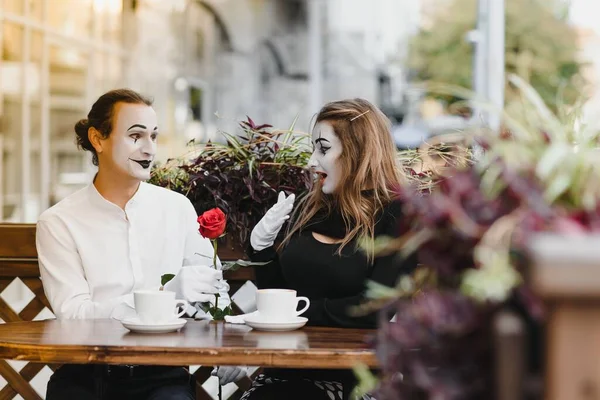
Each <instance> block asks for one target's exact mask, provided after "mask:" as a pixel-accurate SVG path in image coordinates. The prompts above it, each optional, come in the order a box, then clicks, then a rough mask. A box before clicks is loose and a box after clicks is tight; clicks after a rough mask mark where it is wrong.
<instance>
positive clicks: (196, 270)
mask: <svg viewBox="0 0 600 400" xmlns="http://www.w3.org/2000/svg"><path fill="white" fill-rule="evenodd" d="M222 278H223V272H222V271H221V270H217V269H214V268H213V267H209V266H206V265H191V266H187V267H181V269H180V270H179V273H178V274H177V275H175V277H174V278H173V279H171V280H170V281H169V282H167V283H166V285H165V290H170V291H172V292H175V293H176V294H177V295H176V297H177V298H178V299H184V300H187V301H189V302H190V303H195V302H197V301H200V302H206V301H211V300H213V299H214V297H215V293H218V292H219V287H220V286H219V285H220V284H219V280H220V279H222Z"/></svg>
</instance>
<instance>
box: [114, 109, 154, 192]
mask: <svg viewBox="0 0 600 400" xmlns="http://www.w3.org/2000/svg"><path fill="white" fill-rule="evenodd" d="M113 121H114V122H113V131H112V132H111V134H110V136H109V137H108V139H107V145H106V152H107V153H108V154H106V156H107V157H106V159H109V160H110V162H111V164H112V166H113V168H116V169H117V170H119V171H122V172H124V173H125V174H127V175H129V176H130V177H132V178H134V179H138V180H140V181H145V180H148V179H150V168H151V166H152V161H153V160H154V156H155V155H156V138H157V136H158V126H157V122H156V113H155V112H154V109H153V108H152V107H150V106H147V105H145V104H128V103H118V104H116V105H115V110H114V120H113ZM103 158H104V157H103Z"/></svg>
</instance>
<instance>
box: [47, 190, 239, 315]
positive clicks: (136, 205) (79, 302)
mask: <svg viewBox="0 0 600 400" xmlns="http://www.w3.org/2000/svg"><path fill="white" fill-rule="evenodd" d="M196 219H197V214H196V211H195V210H194V207H193V206H192V203H191V202H190V201H189V200H188V199H187V198H186V197H185V196H183V195H181V194H179V193H176V192H173V191H170V190H168V189H164V188H161V187H158V186H155V185H151V184H148V183H144V182H142V183H141V184H140V187H139V189H138V190H137V192H136V193H135V195H134V196H133V197H132V198H131V200H129V202H127V204H126V206H125V210H123V209H121V208H120V207H118V206H117V205H115V204H114V203H111V202H109V201H108V200H106V199H105V198H104V197H102V195H100V193H99V192H98V191H97V190H96V187H95V186H94V185H93V184H90V185H89V186H87V187H86V188H84V189H82V190H80V191H78V192H76V193H73V194H72V195H70V196H68V197H66V198H65V199H64V200H62V201H60V202H59V203H58V204H56V205H54V206H53V207H51V208H49V209H48V210H46V211H44V212H43V213H42V215H41V216H40V218H39V221H38V224H37V233H36V245H37V252H38V259H39V265H40V274H41V278H42V282H43V284H44V291H45V293H46V296H47V297H48V300H49V301H50V305H51V306H52V308H53V310H54V313H55V314H56V316H57V317H58V318H111V317H112V318H118V319H120V318H123V317H126V316H131V315H132V312H133V291H134V290H138V289H158V288H159V287H160V278H161V276H162V275H163V274H168V273H171V274H177V272H178V271H179V270H180V268H181V267H182V266H185V265H212V256H213V247H212V244H211V243H210V241H209V240H208V239H205V238H203V237H202V236H200V234H199V233H198V223H197V221H196ZM218 267H219V268H221V264H220V262H218ZM219 290H220V294H221V298H220V299H219V303H220V304H219V305H220V306H221V303H223V306H225V305H227V304H229V295H228V293H227V292H228V290H229V285H227V284H226V283H225V282H224V283H223V284H222V285H221V287H220V289H219ZM188 312H189V311H188ZM133 315H135V314H134V313H133Z"/></svg>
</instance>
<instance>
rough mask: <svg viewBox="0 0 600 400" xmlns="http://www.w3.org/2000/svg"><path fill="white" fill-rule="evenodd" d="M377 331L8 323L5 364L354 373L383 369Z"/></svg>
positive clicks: (2, 345)
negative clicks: (153, 330) (156, 330)
mask: <svg viewBox="0 0 600 400" xmlns="http://www.w3.org/2000/svg"><path fill="white" fill-rule="evenodd" d="M373 333H374V331H371V330H360V329H338V328H316V327H304V328H302V329H300V330H296V331H291V332H259V331H255V330H252V328H250V327H248V326H246V325H233V324H226V323H222V322H217V323H215V322H208V321H193V320H190V321H188V323H187V324H186V325H185V326H184V327H183V328H182V329H181V331H180V332H173V333H166V334H140V333H131V332H129V331H128V330H127V329H125V328H124V327H123V325H121V323H120V322H118V321H115V320H46V321H28V322H12V323H7V324H0V359H12V360H26V361H32V362H42V363H60V364H63V363H71V364H87V363H94V364H141V365H256V366H263V367H283V368H323V369H331V368H352V367H353V366H355V365H356V364H357V363H363V364H366V365H367V366H370V367H375V366H376V365H377V362H376V359H375V354H374V351H373V350H372V349H370V348H368V346H367V345H366V343H365V341H366V339H367V338H368V336H369V335H371V334H373Z"/></svg>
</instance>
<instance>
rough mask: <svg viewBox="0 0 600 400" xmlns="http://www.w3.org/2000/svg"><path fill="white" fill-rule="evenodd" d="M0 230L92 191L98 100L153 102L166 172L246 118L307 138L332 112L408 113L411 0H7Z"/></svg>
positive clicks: (415, 20)
mask: <svg viewBox="0 0 600 400" xmlns="http://www.w3.org/2000/svg"><path fill="white" fill-rule="evenodd" d="M0 4H1V6H0V23H1V29H0V43H1V45H2V50H3V51H2V60H1V61H0V211H1V214H0V217H1V218H2V219H3V220H5V221H13V222H15V221H20V222H34V221H35V220H36V219H37V217H38V215H39V213H40V212H41V211H43V210H44V209H46V208H47V207H48V206H50V205H52V204H54V203H55V202H57V201H58V200H60V199H62V198H63V197H65V196H66V195H68V194H69V193H71V192H73V191H74V190H76V189H78V188H80V187H82V186H83V185H85V184H86V183H88V182H89V181H90V179H91V176H93V173H94V168H93V167H92V165H91V163H90V158H89V154H85V153H84V152H81V151H79V150H78V149H77V148H76V146H75V144H74V133H73V129H72V127H73V125H74V123H75V122H76V121H77V120H79V119H80V118H83V117H85V114H86V112H87V111H88V110H89V107H90V106H91V104H92V102H93V101H94V100H95V99H96V98H97V97H98V96H99V95H100V94H102V93H103V92H105V91H107V90H109V89H112V88H116V87H130V88H133V89H136V90H139V91H141V92H143V93H144V94H147V95H150V96H153V97H154V99H155V108H156V111H157V113H158V116H159V121H160V128H161V142H160V146H159V156H158V158H159V159H162V160H164V159H166V158H167V157H172V156H179V155H181V154H183V153H184V152H185V145H186V143H187V142H188V141H189V140H191V139H196V140H199V141H206V140H208V139H211V140H219V137H218V133H217V130H218V129H223V130H230V131H231V130H233V129H235V126H236V124H237V121H238V120H240V119H242V118H244V117H245V115H249V116H251V117H252V118H254V119H255V120H259V121H260V122H268V123H271V124H273V125H275V126H277V127H288V126H290V124H291V123H292V122H293V120H294V118H295V117H296V116H297V115H298V116H299V120H298V121H299V123H298V127H299V128H300V129H306V128H307V127H308V124H309V121H310V117H311V116H312V115H313V114H314V113H315V112H316V111H317V110H318V107H319V106H320V105H322V104H323V103H324V102H325V101H328V100H333V99H339V98H343V97H355V96H361V97H365V98H367V99H369V100H371V101H373V102H375V103H377V104H378V105H380V106H382V108H384V109H385V110H386V111H387V112H388V113H389V114H390V115H392V116H394V115H395V114H401V112H400V111H399V110H401V107H402V91H401V90H400V89H401V88H402V85H403V82H404V80H405V77H406V71H405V70H403V68H402V66H401V63H398V62H397V60H398V59H399V58H401V55H402V53H403V52H406V49H407V48H408V43H409V38H410V36H411V35H412V34H413V33H414V32H415V31H416V30H417V29H418V25H419V1H414V0H371V1H361V0H329V1H327V0H2V1H1V3H0Z"/></svg>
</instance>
